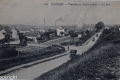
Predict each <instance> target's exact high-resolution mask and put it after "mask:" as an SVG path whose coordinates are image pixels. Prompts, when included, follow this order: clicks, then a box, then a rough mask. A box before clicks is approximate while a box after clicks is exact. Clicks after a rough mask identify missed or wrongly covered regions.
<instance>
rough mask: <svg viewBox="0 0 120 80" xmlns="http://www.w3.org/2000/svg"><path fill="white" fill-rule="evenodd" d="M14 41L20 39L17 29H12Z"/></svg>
mask: <svg viewBox="0 0 120 80" xmlns="http://www.w3.org/2000/svg"><path fill="white" fill-rule="evenodd" d="M11 32H12V39H18V32H17V30H16V29H15V28H13V29H11Z"/></svg>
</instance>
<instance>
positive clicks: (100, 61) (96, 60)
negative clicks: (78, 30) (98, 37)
mask: <svg viewBox="0 0 120 80" xmlns="http://www.w3.org/2000/svg"><path fill="white" fill-rule="evenodd" d="M119 63H120V46H119V45H117V44H112V43H107V44H105V45H102V46H101V47H99V48H97V49H94V50H91V51H89V52H86V53H84V54H82V55H80V56H77V57H76V59H75V60H69V61H68V62H67V63H64V64H63V65H61V66H59V67H58V68H56V69H54V70H51V71H49V72H47V73H44V74H43V75H41V76H40V77H38V78H36V79H35V80H118V79H120V70H119V68H120V64H119Z"/></svg>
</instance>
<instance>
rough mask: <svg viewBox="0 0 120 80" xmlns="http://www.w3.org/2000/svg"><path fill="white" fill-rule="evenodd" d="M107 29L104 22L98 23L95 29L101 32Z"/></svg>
mask: <svg viewBox="0 0 120 80" xmlns="http://www.w3.org/2000/svg"><path fill="white" fill-rule="evenodd" d="M104 27H105V25H104V23H103V22H101V21H100V22H98V23H97V24H96V25H95V28H96V31H99V30H101V29H102V28H104Z"/></svg>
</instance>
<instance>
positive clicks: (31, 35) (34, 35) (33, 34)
mask: <svg viewBox="0 0 120 80" xmlns="http://www.w3.org/2000/svg"><path fill="white" fill-rule="evenodd" d="M38 35H39V34H38V33H36V32H25V33H24V36H28V37H37V36H38Z"/></svg>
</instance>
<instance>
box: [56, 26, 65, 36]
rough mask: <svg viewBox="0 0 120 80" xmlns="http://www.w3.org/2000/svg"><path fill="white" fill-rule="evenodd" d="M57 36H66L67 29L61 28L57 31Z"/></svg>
mask: <svg viewBox="0 0 120 80" xmlns="http://www.w3.org/2000/svg"><path fill="white" fill-rule="evenodd" d="M57 35H58V36H65V28H64V27H59V28H58V29H57Z"/></svg>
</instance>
